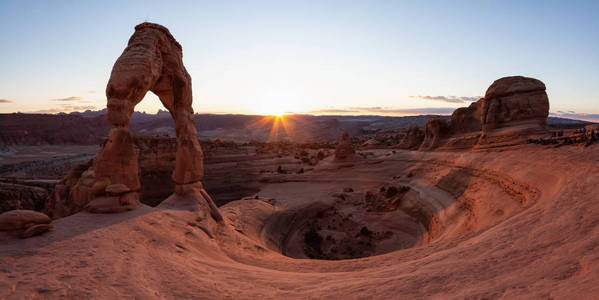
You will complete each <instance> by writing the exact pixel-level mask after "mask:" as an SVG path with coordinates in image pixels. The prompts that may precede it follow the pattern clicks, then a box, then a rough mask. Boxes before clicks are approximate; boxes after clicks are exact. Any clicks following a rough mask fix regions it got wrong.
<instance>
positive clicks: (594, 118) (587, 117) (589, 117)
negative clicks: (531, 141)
mask: <svg viewBox="0 0 599 300" xmlns="http://www.w3.org/2000/svg"><path fill="white" fill-rule="evenodd" d="M549 116H551V117H558V118H567V119H576V120H583V121H589V122H599V114H588V113H577V112H575V111H573V110H569V111H568V112H564V111H561V110H558V111H556V112H552V113H549Z"/></svg>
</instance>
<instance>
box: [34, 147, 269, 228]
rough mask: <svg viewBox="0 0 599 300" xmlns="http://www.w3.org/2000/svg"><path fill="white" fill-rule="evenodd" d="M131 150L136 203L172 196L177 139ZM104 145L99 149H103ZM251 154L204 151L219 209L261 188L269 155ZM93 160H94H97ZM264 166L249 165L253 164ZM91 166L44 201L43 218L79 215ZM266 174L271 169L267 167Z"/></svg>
mask: <svg viewBox="0 0 599 300" xmlns="http://www.w3.org/2000/svg"><path fill="white" fill-rule="evenodd" d="M133 145H134V148H135V152H136V155H137V158H138V161H137V166H138V174H139V181H140V186H141V188H140V190H139V197H140V201H141V202H142V203H144V204H146V205H149V206H156V205H158V204H160V202H162V201H163V200H164V199H166V198H167V197H168V196H169V195H171V194H172V193H173V190H174V189H175V183H174V182H173V180H172V175H173V170H174V168H175V153H176V145H177V142H176V139H175V138H169V137H145V136H134V137H133ZM105 146H106V143H103V147H105ZM250 152H252V150H251V149H249V150H248V149H238V148H235V146H231V145H229V146H227V145H223V146H216V145H207V147H206V158H205V159H204V163H205V167H206V177H205V178H204V182H203V184H204V187H205V189H206V190H207V191H208V192H209V193H210V195H211V196H212V197H213V198H214V200H215V202H216V203H217V204H219V205H220V204H224V203H227V202H229V201H232V200H238V199H241V198H243V197H245V196H250V195H253V194H254V193H256V192H257V191H258V190H259V187H260V186H261V185H263V183H261V182H260V176H259V174H260V172H261V170H262V168H265V167H266V164H267V163H270V164H275V163H276V162H275V161H273V160H272V156H271V155H262V156H260V155H254V154H252V153H250ZM96 159H97V158H96ZM260 159H267V160H268V161H264V162H260V163H257V164H256V165H254V164H252V163H251V162H252V161H258V160H260ZM93 162H94V160H90V161H88V162H85V163H82V164H78V165H75V166H74V167H72V168H71V169H70V170H69V172H68V174H67V175H66V176H65V177H64V178H63V179H62V180H60V181H59V182H58V183H57V184H56V186H55V187H54V191H53V192H52V193H51V194H50V196H48V197H47V200H46V203H45V212H46V213H48V214H49V215H50V216H51V217H53V218H60V217H65V216H68V215H72V214H74V213H76V212H78V211H81V210H82V209H83V208H84V207H85V205H87V204H88V203H89V202H90V201H91V200H92V198H93V195H94V193H95V192H97V191H95V189H96V188H97V187H96V186H95V185H94V182H95V181H96V180H95V179H96V174H95V170H94V163H93ZM267 167H268V168H269V169H272V168H276V166H274V167H273V166H270V165H269V166H267Z"/></svg>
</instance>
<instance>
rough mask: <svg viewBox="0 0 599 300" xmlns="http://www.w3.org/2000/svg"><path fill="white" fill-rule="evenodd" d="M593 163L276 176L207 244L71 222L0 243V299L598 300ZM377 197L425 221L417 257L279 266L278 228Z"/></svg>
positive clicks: (182, 235) (498, 163) (149, 213)
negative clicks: (339, 200) (384, 189)
mask: <svg viewBox="0 0 599 300" xmlns="http://www.w3.org/2000/svg"><path fill="white" fill-rule="evenodd" d="M597 149H598V148H597V146H596V145H594V146H591V147H586V148H584V147H578V146H569V147H561V148H558V149H554V148H546V147H542V146H538V145H525V146H522V147H518V148H514V149H510V150H508V151H503V152H496V151H495V152H432V153H423V152H411V151H396V153H391V151H390V150H376V151H374V152H375V155H374V156H371V157H369V158H368V159H365V160H361V161H357V162H356V163H354V164H353V165H352V166H347V165H345V166H343V167H337V166H336V165H335V164H334V163H333V162H330V163H329V164H328V165H326V164H323V166H322V167H320V168H317V169H316V170H314V171H312V172H306V173H304V174H290V175H281V176H283V178H282V180H281V183H270V184H267V185H266V187H264V188H263V189H262V190H261V191H260V192H259V193H258V196H259V199H258V200H240V201H235V202H231V203H229V204H227V205H225V206H223V207H221V212H222V214H223V216H224V217H225V219H226V224H224V225H220V226H218V227H217V228H215V231H214V233H213V234H211V235H212V237H211V236H210V235H208V234H207V233H206V232H205V231H204V230H203V229H201V228H200V227H199V226H198V222H197V220H196V219H197V216H198V213H197V212H193V211H189V210H182V209H179V210H178V209H157V208H150V207H147V206H144V207H142V208H140V209H137V210H135V211H131V212H127V213H120V214H109V215H102V214H89V213H78V214H75V215H72V216H69V217H66V218H63V219H59V220H56V221H54V222H53V224H54V230H53V231H52V232H49V233H46V234H44V235H41V236H37V237H33V238H29V239H24V240H23V239H17V238H12V237H10V236H7V235H4V236H2V237H0V298H1V299H30V298H48V299H55V298H68V299H89V298H94V299H117V298H118V299H127V298H135V299H227V298H233V299H273V298H278V299H280V298H285V299H371V298H378V299H409V298H416V299H423V298H424V299H464V298H467V299H495V298H504V299H590V298H594V297H596V295H599V285H597V282H599V226H598V225H599V217H598V216H599V201H597V199H598V198H597V197H598V196H597V193H598V191H599V190H598V187H599V176H598V175H599V153H598V152H597ZM410 174H411V176H408V175H410ZM384 184H401V185H406V186H410V188H411V190H410V191H411V192H410V193H409V196H406V197H407V198H406V199H407V200H405V203H407V204H405V205H411V204H413V205H416V204H418V205H422V207H421V208H422V209H423V211H425V212H431V211H434V212H435V215H434V216H433V217H434V218H433V219H431V220H434V222H433V223H434V224H433V225H431V226H430V227H429V228H428V231H427V232H426V233H424V234H421V235H420V236H419V241H418V243H416V244H414V245H411V246H410V247H409V248H405V249H401V250H393V251H391V250H390V248H389V247H391V248H392V245H385V244H384V243H383V244H381V248H385V247H386V250H390V252H387V253H385V254H381V255H375V256H369V257H364V258H359V259H347V260H335V261H333V260H317V259H297V258H291V257H288V256H284V255H282V254H281V247H282V245H284V243H283V242H284V241H283V242H282V240H281V239H279V237H280V236H284V235H285V234H286V233H288V232H287V230H288V229H289V228H293V224H291V223H293V222H292V221H290V220H287V219H284V218H280V217H278V216H281V215H283V216H284V215H285V214H287V215H292V216H293V215H294V214H296V213H297V212H298V211H301V210H302V209H305V207H307V206H310V205H330V204H332V203H335V200H334V199H335V195H336V194H338V193H340V192H342V191H343V189H344V188H347V187H352V189H354V190H355V193H359V192H363V191H366V190H371V189H378V188H379V187H380V186H381V185H384ZM406 195H408V194H406ZM410 203H411V204H410ZM402 205H403V204H402ZM354 211H357V210H354ZM357 214H358V215H357V216H356V217H355V218H357V219H359V218H368V217H369V216H368V215H367V214H366V213H364V214H359V213H357ZM384 216H386V215H383V217H384ZM391 219H393V218H391ZM277 222H278V223H277ZM290 224H291V225H290ZM389 224H391V225H393V224H394V223H393V220H389V221H388V222H387V225H389ZM383 225H385V224H383ZM383 225H381V226H383ZM389 226H390V225H389ZM287 246H293V245H287ZM379 250H380V249H379ZM383 250H385V249H383ZM383 252H385V251H383Z"/></svg>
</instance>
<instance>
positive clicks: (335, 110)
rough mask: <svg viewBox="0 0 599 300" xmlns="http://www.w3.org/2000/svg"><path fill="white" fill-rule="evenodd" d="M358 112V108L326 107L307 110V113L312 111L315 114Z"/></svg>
mask: <svg viewBox="0 0 599 300" xmlns="http://www.w3.org/2000/svg"><path fill="white" fill-rule="evenodd" d="M357 112H360V111H359V110H353V109H338V108H327V109H319V110H312V111H309V112H308V113H309V114H312V113H316V114H348V113H357Z"/></svg>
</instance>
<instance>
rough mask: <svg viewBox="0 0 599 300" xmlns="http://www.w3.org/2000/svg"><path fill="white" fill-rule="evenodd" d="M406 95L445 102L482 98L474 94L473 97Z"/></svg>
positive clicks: (471, 100)
mask: <svg viewBox="0 0 599 300" xmlns="http://www.w3.org/2000/svg"><path fill="white" fill-rule="evenodd" d="M408 97H410V98H417V99H422V100H432V101H441V102H447V103H467V102H474V101H478V100H479V99H480V98H482V96H474V97H467V96H460V97H456V96H408Z"/></svg>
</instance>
